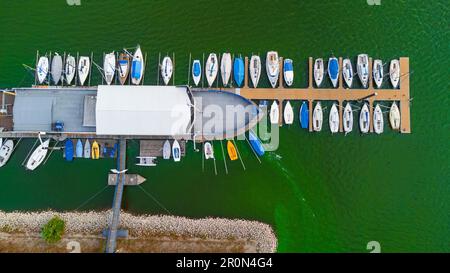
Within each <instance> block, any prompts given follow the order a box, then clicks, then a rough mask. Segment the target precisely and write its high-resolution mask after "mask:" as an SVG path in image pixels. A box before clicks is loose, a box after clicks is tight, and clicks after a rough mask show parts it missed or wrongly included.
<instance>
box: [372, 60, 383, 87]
mask: <svg viewBox="0 0 450 273" xmlns="http://www.w3.org/2000/svg"><path fill="white" fill-rule="evenodd" d="M372 74H373V81H374V82H375V85H376V86H377V88H381V85H382V84H383V62H382V61H381V60H375V61H373V73H372Z"/></svg>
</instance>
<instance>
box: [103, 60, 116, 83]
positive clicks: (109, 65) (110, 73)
mask: <svg viewBox="0 0 450 273" xmlns="http://www.w3.org/2000/svg"><path fill="white" fill-rule="evenodd" d="M103 72H104V74H105V81H106V83H107V84H108V85H111V83H112V81H113V80H114V75H116V54H115V53H114V52H111V53H108V54H106V55H105V60H104V61H103Z"/></svg>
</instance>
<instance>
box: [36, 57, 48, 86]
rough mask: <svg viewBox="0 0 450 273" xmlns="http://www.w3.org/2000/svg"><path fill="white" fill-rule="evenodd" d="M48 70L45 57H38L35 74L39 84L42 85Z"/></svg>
mask: <svg viewBox="0 0 450 273" xmlns="http://www.w3.org/2000/svg"><path fill="white" fill-rule="evenodd" d="M48 68H49V65H48V58H47V57H45V56H43V57H40V58H39V61H38V63H37V65H36V74H37V78H38V82H39V84H42V83H44V81H45V79H47V75H48Z"/></svg>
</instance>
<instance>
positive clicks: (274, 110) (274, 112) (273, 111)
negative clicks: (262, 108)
mask: <svg viewBox="0 0 450 273" xmlns="http://www.w3.org/2000/svg"><path fill="white" fill-rule="evenodd" d="M269 116H270V123H271V124H278V122H279V120H280V109H279V107H278V103H277V101H275V100H274V101H273V103H272V106H271V107H270V114H269Z"/></svg>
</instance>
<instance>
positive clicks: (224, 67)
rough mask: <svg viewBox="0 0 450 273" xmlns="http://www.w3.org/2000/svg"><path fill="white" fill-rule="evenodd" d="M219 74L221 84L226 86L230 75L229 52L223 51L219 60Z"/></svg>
mask: <svg viewBox="0 0 450 273" xmlns="http://www.w3.org/2000/svg"><path fill="white" fill-rule="evenodd" d="M220 75H221V76H222V84H223V86H227V85H228V83H229V81H230V77H231V54H230V53H223V55H222V60H221V61H220Z"/></svg>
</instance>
